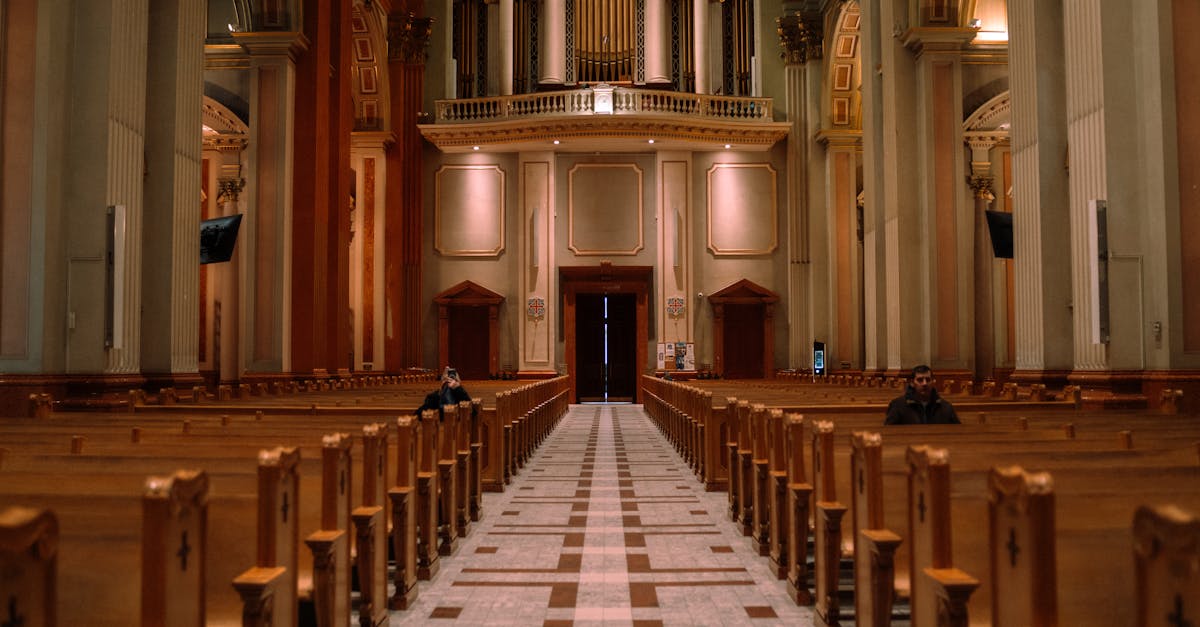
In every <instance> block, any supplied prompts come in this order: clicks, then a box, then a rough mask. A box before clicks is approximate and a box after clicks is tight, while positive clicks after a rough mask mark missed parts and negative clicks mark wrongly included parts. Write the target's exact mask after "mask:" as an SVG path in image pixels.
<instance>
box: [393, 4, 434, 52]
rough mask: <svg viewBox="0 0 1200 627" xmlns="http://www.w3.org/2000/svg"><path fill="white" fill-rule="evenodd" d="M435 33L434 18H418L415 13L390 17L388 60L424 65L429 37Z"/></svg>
mask: <svg viewBox="0 0 1200 627" xmlns="http://www.w3.org/2000/svg"><path fill="white" fill-rule="evenodd" d="M432 33H433V18H432V17H417V16H416V14H415V13H412V12H409V13H408V15H393V16H389V17H388V32H387V41H388V60H389V61H403V62H404V63H424V62H425V58H426V57H427V56H428V48H429V36H430V34H432Z"/></svg>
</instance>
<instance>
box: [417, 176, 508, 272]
mask: <svg viewBox="0 0 1200 627" xmlns="http://www.w3.org/2000/svg"><path fill="white" fill-rule="evenodd" d="M452 172H461V173H467V172H480V173H487V172H491V173H493V174H494V175H495V179H494V182H495V184H494V186H493V187H492V190H493V192H494V195H495V201H496V207H495V210H496V214H495V215H494V218H495V226H496V228H495V229H494V230H493V231H489V233H490V234H493V235H494V236H495V238H496V239H495V241H494V246H490V247H454V245H453V244H454V243H455V242H453V241H452V240H453V238H451V237H449V234H450V233H449V231H448V230H447V229H448V228H450V226H449V224H447V223H446V222H447V219H448V216H447V215H446V208H445V206H444V205H443V203H444V200H445V192H444V191H443V185H442V180H443V177H444V176H446V175H447V174H449V173H452ZM452 187H453V186H452ZM506 193H507V191H506V185H505V173H504V170H502V169H500V166H498V165H494V164H489V165H458V164H448V165H443V166H442V167H441V168H438V171H437V173H436V174H434V225H433V229H434V231H433V249H434V250H435V251H437V253H438V254H440V255H443V256H447V257H492V256H496V255H499V254H500V253H502V252H504V222H505V206H504V205H505V202H504V199H505V194H506ZM464 209H465V210H466V211H472V210H475V211H483V210H485V209H486V208H484V207H475V206H472V207H466V208H464ZM460 217H462V216H460ZM472 217H474V216H472ZM456 228H457V227H456ZM475 230H477V231H478V230H480V229H475ZM485 230H486V229H485Z"/></svg>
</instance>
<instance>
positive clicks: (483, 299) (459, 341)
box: [433, 281, 504, 380]
mask: <svg viewBox="0 0 1200 627" xmlns="http://www.w3.org/2000/svg"><path fill="white" fill-rule="evenodd" d="M433 302H435V303H437V306H438V370H441V369H442V368H444V367H446V366H454V367H455V368H457V369H458V374H459V375H460V376H461V377H462V378H463V379H475V380H481V379H488V378H490V377H493V376H495V375H497V374H499V372H500V304H501V303H503V302H504V297H503V296H501V295H499V294H497V293H495V292H493V291H491V290H489V289H487V288H486V287H483V286H481V285H478V284H476V283H474V282H472V281H463V282H462V283H459V284H458V285H455V286H454V287H451V288H450V289H447V290H445V291H443V292H442V293H440V294H438V295H437V296H435V297H434V298H433Z"/></svg>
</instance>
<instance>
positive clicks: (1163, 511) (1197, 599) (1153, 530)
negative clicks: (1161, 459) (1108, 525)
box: [1133, 506, 1200, 625]
mask: <svg viewBox="0 0 1200 627" xmlns="http://www.w3.org/2000/svg"><path fill="white" fill-rule="evenodd" d="M1133 546H1134V549H1133V553H1134V562H1135V568H1136V573H1135V577H1136V581H1137V618H1138V621H1137V624H1138V625H1160V624H1163V623H1162V621H1163V620H1166V621H1167V622H1166V624H1168V625H1197V624H1200V572H1197V569H1196V565H1197V564H1200V518H1198V517H1197V516H1196V515H1194V514H1191V513H1188V512H1185V511H1183V510H1181V509H1179V508H1177V507H1173V506H1164V507H1146V506H1143V507H1139V508H1138V510H1137V511H1136V512H1135V513H1134V515H1133Z"/></svg>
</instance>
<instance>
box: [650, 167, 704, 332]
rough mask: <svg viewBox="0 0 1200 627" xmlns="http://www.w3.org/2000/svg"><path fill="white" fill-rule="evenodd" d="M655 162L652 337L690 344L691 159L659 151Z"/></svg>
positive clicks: (695, 304) (692, 305) (691, 266)
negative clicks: (656, 195)
mask: <svg viewBox="0 0 1200 627" xmlns="http://www.w3.org/2000/svg"><path fill="white" fill-rule="evenodd" d="M657 158H658V164H657V167H658V173H659V176H658V180H659V189H658V191H659V199H658V208H657V222H658V225H659V228H658V240H659V241H658V260H657V266H658V270H659V276H658V277H657V279H656V282H657V285H656V288H657V289H656V291H657V293H656V294H655V295H654V299H655V301H656V303H655V309H656V310H657V311H656V313H655V318H656V319H657V322H658V327H659V328H658V329H656V332H655V337H658V338H661V341H663V342H691V341H693V326H694V324H695V323H694V320H695V318H694V314H695V311H694V310H695V307H696V306H697V305H698V304H699V303H697V302H696V301H695V299H694V298H691V297H690V295H691V294H693V292H692V274H693V273H694V271H695V270H694V267H693V265H692V247H691V243H692V198H691V193H690V189H691V187H690V185H689V183H690V181H691V170H692V155H691V153H687V152H668V151H661V152H659V153H658V154H657Z"/></svg>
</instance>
